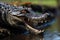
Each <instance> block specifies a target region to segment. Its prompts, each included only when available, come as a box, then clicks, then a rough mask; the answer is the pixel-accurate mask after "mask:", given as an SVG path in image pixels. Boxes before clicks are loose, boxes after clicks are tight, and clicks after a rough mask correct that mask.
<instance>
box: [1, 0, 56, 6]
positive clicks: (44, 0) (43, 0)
mask: <svg viewBox="0 0 60 40" xmlns="http://www.w3.org/2000/svg"><path fill="white" fill-rule="evenodd" d="M0 1H3V2H15V1H19V2H32V3H33V4H39V5H48V6H57V1H56V0H0Z"/></svg>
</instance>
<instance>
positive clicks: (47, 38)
mask: <svg viewBox="0 0 60 40" xmlns="http://www.w3.org/2000/svg"><path fill="white" fill-rule="evenodd" d="M44 40H60V33H59V32H58V31H54V32H50V31H46V32H45V33H44Z"/></svg>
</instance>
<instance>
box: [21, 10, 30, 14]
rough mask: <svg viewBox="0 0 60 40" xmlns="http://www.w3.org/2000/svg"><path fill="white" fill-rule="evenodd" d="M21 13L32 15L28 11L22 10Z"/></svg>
mask: <svg viewBox="0 0 60 40" xmlns="http://www.w3.org/2000/svg"><path fill="white" fill-rule="evenodd" d="M21 13H23V14H26V13H30V12H29V11H28V10H21Z"/></svg>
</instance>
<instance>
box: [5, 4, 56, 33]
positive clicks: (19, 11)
mask: <svg viewBox="0 0 60 40" xmlns="http://www.w3.org/2000/svg"><path fill="white" fill-rule="evenodd" d="M11 9H12V10H7V11H8V12H7V14H6V21H7V22H8V23H9V24H10V25H11V26H13V27H14V28H23V29H26V30H28V31H29V32H31V33H34V34H39V33H40V32H41V31H40V30H43V29H45V28H46V27H48V26H49V25H51V24H52V22H53V21H54V19H55V15H54V13H53V12H51V11H49V10H48V11H47V10H44V8H43V7H42V6H39V5H21V6H19V7H13V8H11Z"/></svg>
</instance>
